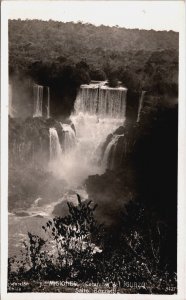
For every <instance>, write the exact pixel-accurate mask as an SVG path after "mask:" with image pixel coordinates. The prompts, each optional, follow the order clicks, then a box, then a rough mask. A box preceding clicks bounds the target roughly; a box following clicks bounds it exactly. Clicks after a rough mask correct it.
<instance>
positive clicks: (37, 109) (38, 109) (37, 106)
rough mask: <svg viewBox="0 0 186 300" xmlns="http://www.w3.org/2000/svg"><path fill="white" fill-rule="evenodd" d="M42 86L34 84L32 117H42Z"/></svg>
mask: <svg viewBox="0 0 186 300" xmlns="http://www.w3.org/2000/svg"><path fill="white" fill-rule="evenodd" d="M42 109H43V86H42V85H38V84H34V115H33V117H42V115H43V111H42Z"/></svg>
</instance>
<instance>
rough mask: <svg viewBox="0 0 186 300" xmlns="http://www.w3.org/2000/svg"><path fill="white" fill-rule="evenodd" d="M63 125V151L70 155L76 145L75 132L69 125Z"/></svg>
mask: <svg viewBox="0 0 186 300" xmlns="http://www.w3.org/2000/svg"><path fill="white" fill-rule="evenodd" d="M60 124H61V127H62V133H63V136H64V137H63V143H62V149H63V151H64V153H65V154H67V153H69V151H70V150H73V149H74V147H75V145H76V135H75V132H74V130H73V129H72V127H71V126H70V125H69V124H62V123H60Z"/></svg>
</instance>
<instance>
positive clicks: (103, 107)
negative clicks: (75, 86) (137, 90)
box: [75, 84, 127, 119]
mask: <svg viewBox="0 0 186 300" xmlns="http://www.w3.org/2000/svg"><path fill="white" fill-rule="evenodd" d="M126 95H127V89H126V88H123V87H118V88H110V87H108V86H104V85H102V86H99V85H96V84H90V85H82V86H81V88H80V90H79V93H78V96H77V99H76V103H75V111H76V112H83V113H88V114H90V115H95V114H96V115H98V116H100V117H101V118H104V117H110V118H122V119H124V118H125V113H126Z"/></svg>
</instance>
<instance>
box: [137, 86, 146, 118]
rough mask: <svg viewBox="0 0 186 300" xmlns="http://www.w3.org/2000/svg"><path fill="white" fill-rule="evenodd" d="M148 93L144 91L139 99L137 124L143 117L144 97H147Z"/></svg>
mask: <svg viewBox="0 0 186 300" xmlns="http://www.w3.org/2000/svg"><path fill="white" fill-rule="evenodd" d="M145 93H146V91H142V93H141V96H140V99H139V105H138V115H137V120H136V122H139V121H140V115H141V110H142V107H143V100H144V96H145Z"/></svg>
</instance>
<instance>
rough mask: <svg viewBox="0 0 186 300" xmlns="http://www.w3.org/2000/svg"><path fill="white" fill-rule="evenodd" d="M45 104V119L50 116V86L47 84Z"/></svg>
mask: <svg viewBox="0 0 186 300" xmlns="http://www.w3.org/2000/svg"><path fill="white" fill-rule="evenodd" d="M46 88H47V105H46V108H47V119H49V118H50V88H49V87H48V86H47V87H46Z"/></svg>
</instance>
